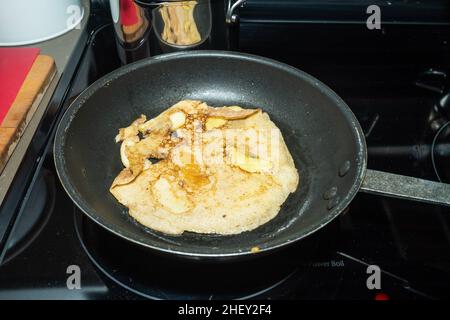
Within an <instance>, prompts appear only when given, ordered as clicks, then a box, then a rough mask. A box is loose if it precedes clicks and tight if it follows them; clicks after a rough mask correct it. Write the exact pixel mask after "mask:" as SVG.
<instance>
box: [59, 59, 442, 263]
mask: <svg viewBox="0 0 450 320" xmlns="http://www.w3.org/2000/svg"><path fill="white" fill-rule="evenodd" d="M182 99H198V100H203V101H205V102H207V103H208V104H210V105H215V106H222V105H232V104H236V105H240V106H243V107H250V108H252V107H261V108H263V109H264V111H266V112H268V113H269V115H270V117H271V118H272V119H273V120H274V122H275V123H276V124H277V125H278V126H279V128H280V129H281V131H282V133H283V136H284V138H285V141H286V143H287V145H288V148H289V150H290V152H291V154H292V156H293V158H294V160H295V164H296V166H297V168H298V169H299V171H300V185H299V187H298V190H297V191H296V192H295V193H294V194H292V195H291V196H290V197H289V198H288V199H287V201H286V202H285V204H284V205H283V207H282V209H281V211H280V213H279V214H278V216H277V217H276V218H274V219H273V220H272V221H270V222H268V223H266V224H264V225H263V226H261V227H259V228H257V229H255V230H253V231H250V232H244V233H242V234H239V235H233V236H214V235H202V234H195V233H184V234H183V235H181V236H169V235H165V234H162V233H158V232H155V231H151V230H147V229H145V228H143V227H142V226H140V225H139V224H137V223H136V222H134V221H132V219H131V218H130V217H129V216H128V214H127V209H126V208H125V207H123V206H122V205H120V204H119V203H118V202H117V201H116V200H115V198H114V197H113V196H112V195H111V194H110V193H109V190H108V189H109V186H110V185H111V182H112V181H113V179H114V177H115V176H116V175H117V174H118V172H120V170H121V169H122V164H121V161H120V155H119V144H116V143H115V142H114V137H115V135H116V133H117V130H118V128H120V127H125V126H127V125H128V124H129V123H130V122H131V121H132V120H134V119H136V118H137V117H138V116H139V115H140V114H145V115H147V117H148V118H152V117H154V116H156V115H158V114H159V113H160V112H162V111H163V110H165V109H166V108H167V107H169V106H171V105H172V104H174V103H176V102H178V101H179V100H182ZM54 151H55V163H56V168H57V171H58V174H59V177H60V179H61V182H62V184H63V186H64V188H65V189H66V191H67V193H68V194H69V196H70V197H71V198H72V200H73V201H74V202H75V204H76V205H77V206H78V207H79V208H80V209H81V210H82V211H83V212H84V213H85V214H86V215H87V216H89V217H90V218H91V219H92V220H94V221H95V222H97V223H98V224H100V225H101V226H103V227H105V228H106V229H108V230H110V231H111V232H113V233H115V234H117V235H119V236H121V237H123V238H125V239H127V240H129V241H132V242H135V243H137V244H140V245H143V246H146V247H149V248H152V249H156V250H159V251H163V252H167V253H173V254H178V255H183V256H190V257H197V258H199V257H209V258H225V257H234V256H244V255H249V254H250V250H251V248H252V247H255V246H258V247H259V248H260V249H261V251H263V252H264V251H269V250H272V249H275V248H279V247H282V246H286V245H288V244H290V243H292V242H294V241H297V240H300V239H302V238H304V237H306V236H308V235H309V234H311V233H313V232H315V231H317V230H318V229H320V228H321V227H323V226H324V225H326V224H327V223H328V222H330V221H331V220H332V219H333V218H335V217H336V216H338V215H339V214H340V213H341V212H342V211H343V210H344V209H345V208H346V207H347V206H348V205H349V203H350V202H351V200H352V199H353V197H354V196H355V195H356V193H357V192H358V191H359V190H360V189H361V188H363V190H365V191H369V192H374V193H383V194H390V195H394V196H397V197H407V198H413V199H416V200H417V199H418V200H423V201H427V202H437V203H444V204H450V188H449V186H448V185H445V184H439V183H435V182H430V181H424V180H419V179H415V178H411V177H404V176H398V175H394V174H388V173H382V172H377V171H372V170H367V169H366V156H367V151H366V145H365V140H364V136H363V133H362V130H361V127H360V125H359V123H358V121H357V120H356V118H355V116H354V115H353V113H352V112H351V110H350V109H349V107H348V106H347V105H346V104H345V102H344V101H342V99H340V98H339V97H338V96H337V95H336V94H335V93H334V92H333V91H332V90H331V89H329V88H328V87H327V86H325V85H324V84H323V83H321V82H320V81H318V80H317V79H315V78H313V77H312V76H310V75H308V74H306V73H304V72H302V71H300V70H297V69H295V68H292V67H290V66H288V65H285V64H282V63H279V62H276V61H273V60H269V59H265V58H262V57H257V56H252V55H247V54H239V53H231V52H217V51H216V52H215V51H197V52H195V51H191V52H187V53H175V54H168V55H162V56H158V57H155V58H151V59H147V60H143V61H140V62H137V63H134V64H130V65H127V66H125V67H122V68H120V69H118V70H116V71H114V72H112V73H110V74H109V75H107V76H105V77H103V78H102V79H100V80H98V81H97V82H95V83H94V84H93V85H92V86H90V87H89V88H88V89H87V90H86V91H84V92H83V93H82V94H81V95H80V96H79V97H78V98H77V99H76V100H75V101H74V102H73V104H72V105H71V106H70V107H69V109H68V110H67V112H66V113H65V115H64V116H63V117H62V119H61V122H60V124H59V127H58V129H57V133H56V138H55V150H54Z"/></svg>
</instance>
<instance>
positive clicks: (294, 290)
mask: <svg viewBox="0 0 450 320" xmlns="http://www.w3.org/2000/svg"><path fill="white" fill-rule="evenodd" d="M92 30H93V32H92V33H91V35H90V37H89V39H88V42H87V43H86V46H85V48H84V51H83V55H82V58H81V60H80V62H79V64H78V67H77V73H76V75H75V77H74V79H73V81H72V83H71V85H70V87H69V92H68V94H67V98H66V99H65V101H64V104H63V108H66V107H67V106H68V105H69V104H70V102H71V101H73V99H74V98H75V97H76V96H77V95H78V94H79V93H80V92H81V91H82V90H84V89H85V88H86V87H87V86H88V85H89V84H90V83H92V82H93V81H95V80H96V79H98V78H100V77H101V76H103V75H105V74H106V73H108V72H110V71H112V70H114V69H116V68H118V67H120V64H121V62H120V59H119V56H118V55H117V54H116V52H117V44H116V42H115V41H114V31H113V27H112V25H111V24H109V23H105V22H102V23H98V24H97V25H94V26H93V27H92ZM248 30H249V32H250V33H251V32H253V31H252V30H251V29H248ZM246 37H247V38H250V36H249V35H248V34H246V33H245V28H244V29H243V30H242V31H241V39H244V40H245V39H246ZM295 47H296V48H297V49H298V51H296V50H294V49H295V48H294V49H293V48H292V47H290V48H289V49H287V48H286V49H285V50H284V49H283V48H276V49H275V48H271V47H267V46H264V45H262V46H258V45H256V44H254V43H252V42H251V41H248V42H245V41H243V42H242V43H241V50H242V51H246V52H251V53H256V54H260V55H264V56H269V57H273V58H276V59H278V60H281V61H284V62H287V63H290V64H292V65H294V66H296V67H299V68H301V69H303V70H305V71H306V72H308V73H311V74H312V75H314V76H315V77H317V78H319V79H320V80H322V81H323V82H324V83H326V84H328V85H329V86H330V87H331V88H332V89H333V90H335V91H336V92H337V93H338V94H339V95H340V96H341V97H342V98H343V99H344V100H345V101H346V102H347V104H348V105H349V106H350V107H351V109H352V110H353V111H354V113H355V114H356V116H357V118H358V120H359V121H360V122H361V125H362V127H363V129H364V133H365V135H366V138H367V144H368V152H369V164H368V166H369V168H373V169H379V170H384V171H389V172H395V173H400V174H407V175H412V176H416V177H421V178H427V179H432V180H436V179H437V177H436V173H435V170H434V168H433V165H432V162H431V156H430V154H431V150H432V148H431V146H432V141H433V139H434V137H435V135H436V133H437V132H438V129H439V128H441V127H442V125H443V124H444V123H445V122H446V121H447V120H448V119H447V118H446V115H445V112H442V110H440V109H439V108H437V107H436V103H437V102H438V99H439V98H440V97H441V96H442V95H443V93H444V92H443V91H444V89H442V90H436V88H437V87H438V88H441V87H442V88H444V85H445V82H444V83H443V84H441V83H440V82H439V81H441V80H442V79H441V78H443V80H442V81H444V80H445V76H443V75H442V74H441V73H439V72H440V71H436V70H430V68H432V67H442V66H445V65H447V64H446V63H447V62H448V61H446V58H445V56H444V55H443V54H442V51H438V50H437V49H436V50H435V51H433V50H431V49H430V50H427V52H426V53H424V52H423V51H421V50H417V52H410V55H408V56H402V52H401V51H395V50H394V49H395V48H392V50H391V51H389V50H384V51H383V52H382V54H381V56H379V57H378V58H377V55H376V52H375V53H374V52H372V53H371V54H369V55H367V56H365V57H361V56H359V57H358V58H355V57H354V56H353V57H349V56H346V55H345V53H343V52H340V53H336V52H326V51H321V52H314V51H311V52H309V51H308V50H306V51H302V50H301V44H298V45H296V46H295ZM446 50H448V48H447V49H446ZM350 51H351V48H349V52H350ZM380 51H381V50H380ZM389 52H390V54H389ZM445 72H446V70H445V68H444V69H443V73H445ZM436 82H439V83H438V84H436ZM424 83H425V85H424ZM424 86H428V87H431V86H433V88H434V89H433V90H434V91H433V90H426V89H424V88H423V87H424ZM438 91H439V92H438ZM448 141H449V138H448V133H446V132H445V130H441V132H440V136H439V137H438V138H437V139H436V146H435V152H436V153H435V162H436V169H437V170H439V173H440V176H441V178H442V180H443V181H447V182H450V166H449V165H448V163H449V162H448V161H449V158H450V152H448V150H449V149H448ZM51 143H52V141H51V140H50V141H49V142H48V144H47V148H46V149H45V150H46V153H45V155H44V157H43V158H42V162H41V164H42V166H38V167H37V169H36V170H37V171H36V173H35V175H34V179H33V181H32V183H31V184H30V187H29V189H28V190H27V192H26V196H25V197H24V199H23V201H22V203H21V205H22V206H21V210H20V214H19V216H18V217H17V220H16V222H15V224H14V226H13V228H12V230H11V233H10V236H9V238H8V241H7V243H6V244H5V250H4V251H3V261H0V262H1V266H0V299H8V298H34V299H36V298H38V299H72V298H74V299H141V298H155V299H196V298H201V299H219V298H225V299H227V298H241V299H244V298H267V299H387V298H389V299H433V298H444V297H446V298H448V297H450V293H449V290H448V289H450V209H449V208H445V207H441V206H436V205H427V204H421V203H416V202H411V201H406V200H400V199H392V198H386V197H382V196H374V195H368V194H361V193H360V194H358V195H357V197H356V198H355V199H354V201H353V202H352V203H351V205H350V206H349V207H348V208H347V210H346V211H345V212H344V213H343V214H342V215H341V216H340V217H339V218H338V219H336V220H335V221H334V222H333V223H331V224H330V225H329V226H327V227H326V228H324V229H322V230H320V231H319V232H317V233H316V234H314V235H313V236H311V237H310V238H308V239H305V240H303V241H301V242H300V243H298V244H296V245H294V246H291V247H290V248H288V249H286V250H282V251H280V252H277V253H275V254H273V255H270V256H265V257H259V258H258V257H257V258H256V259H254V260H251V261H245V262H224V263H220V264H219V263H205V262H198V261H186V260H176V259H174V258H171V257H166V256H161V255H158V254H155V253H153V252H149V251H147V250H146V249H143V248H140V247H135V246H133V245H130V244H128V243H124V240H122V239H119V238H117V237H115V236H114V235H112V234H110V233H109V232H108V231H106V230H104V229H102V228H101V227H99V226H97V225H96V224H94V223H93V222H91V221H90V220H89V219H88V218H86V217H85V216H84V215H83V214H82V213H80V212H79V211H78V210H77V209H76V208H75V206H74V204H73V203H72V202H71V200H70V199H69V197H68V196H67V195H66V193H65V191H64V189H63V188H62V186H61V184H60V183H59V180H58V177H57V175H56V171H55V168H54V164H53V156H52V148H51ZM371 266H372V267H371ZM373 266H377V267H379V268H380V278H379V279H375V278H373V277H371V276H372V275H376V273H377V272H376V271H373V270H374V269H373V268H374V267H373ZM375 269H376V267H375ZM78 271H79V274H80V275H81V277H80V278H79V281H78V279H77V278H76V277H75V276H76V275H77V274H78ZM74 277H75V278H74ZM374 279H375V280H374ZM378 280H379V282H377V281H378Z"/></svg>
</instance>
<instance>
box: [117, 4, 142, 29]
mask: <svg viewBox="0 0 450 320" xmlns="http://www.w3.org/2000/svg"><path fill="white" fill-rule="evenodd" d="M136 6H137V4H135V3H134V1H133V0H120V17H121V19H122V21H121V22H122V25H124V26H132V25H135V24H136V23H138V22H139V19H138V11H137V10H136Z"/></svg>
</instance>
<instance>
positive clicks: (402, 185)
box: [360, 169, 450, 206]
mask: <svg viewBox="0 0 450 320" xmlns="http://www.w3.org/2000/svg"><path fill="white" fill-rule="evenodd" d="M360 190H361V191H363V192H367V193H372V194H379V195H384V196H389V197H394V198H401V199H408V200H415V201H420V202H426V203H432V204H440V205H447V206H450V184H445V183H440V182H434V181H429V180H423V179H418V178H414V177H408V176H402V175H399V174H394V173H388V172H383V171H376V170H370V169H367V170H366V177H365V179H364V181H363V183H362V186H361V189H360Z"/></svg>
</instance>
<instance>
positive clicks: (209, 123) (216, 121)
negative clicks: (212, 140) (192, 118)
mask: <svg viewBox="0 0 450 320" xmlns="http://www.w3.org/2000/svg"><path fill="white" fill-rule="evenodd" d="M226 123H227V120H226V119H224V118H219V117H209V118H207V119H206V122H205V129H206V130H213V129H217V128H220V127H223V126H224V125H225V124H226Z"/></svg>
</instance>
